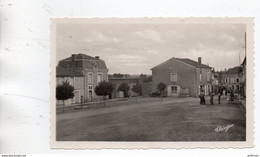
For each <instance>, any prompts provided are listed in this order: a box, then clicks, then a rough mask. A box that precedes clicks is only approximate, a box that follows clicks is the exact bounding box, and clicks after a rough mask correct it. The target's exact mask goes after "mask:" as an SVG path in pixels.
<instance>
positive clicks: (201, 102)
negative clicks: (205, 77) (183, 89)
mask: <svg viewBox="0 0 260 157" xmlns="http://www.w3.org/2000/svg"><path fill="white" fill-rule="evenodd" d="M214 95H215V93H214V92H211V93H210V95H209V96H210V104H211V105H213V104H214ZM221 95H222V92H218V104H220V100H221ZM223 96H227V95H226V93H225V91H223ZM199 98H200V104H201V105H205V104H206V100H205V93H204V91H203V90H202V91H201V92H200V95H199ZM234 100H235V95H234V93H233V91H231V93H230V96H228V97H227V101H228V103H231V104H233V103H234Z"/></svg>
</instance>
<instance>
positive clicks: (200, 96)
mask: <svg viewBox="0 0 260 157" xmlns="http://www.w3.org/2000/svg"><path fill="white" fill-rule="evenodd" d="M199 98H200V105H202V93H201V92H200V95H199Z"/></svg>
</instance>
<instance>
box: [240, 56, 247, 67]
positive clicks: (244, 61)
mask: <svg viewBox="0 0 260 157" xmlns="http://www.w3.org/2000/svg"><path fill="white" fill-rule="evenodd" d="M245 64H246V57H245V58H244V60H243V62H242V64H241V65H245Z"/></svg>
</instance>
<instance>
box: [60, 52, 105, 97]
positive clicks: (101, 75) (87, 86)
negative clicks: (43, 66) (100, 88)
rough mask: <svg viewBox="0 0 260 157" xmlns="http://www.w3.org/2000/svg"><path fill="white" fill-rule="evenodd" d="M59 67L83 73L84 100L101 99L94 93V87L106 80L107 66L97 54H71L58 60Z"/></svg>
mask: <svg viewBox="0 0 260 157" xmlns="http://www.w3.org/2000/svg"><path fill="white" fill-rule="evenodd" d="M58 66H59V67H62V68H65V69H68V70H73V71H76V72H78V73H80V74H82V75H83V78H84V81H83V86H82V87H83V92H82V93H80V94H81V95H82V96H83V99H84V101H95V100H99V99H102V98H101V97H99V96H97V95H96V94H95V91H94V89H95V87H96V86H97V85H98V83H99V82H101V81H108V68H107V66H106V64H105V62H104V61H103V60H101V59H100V58H99V57H98V56H96V57H91V56H88V55H85V54H81V53H79V54H72V55H71V57H68V58H66V59H63V60H61V61H59V64H58Z"/></svg>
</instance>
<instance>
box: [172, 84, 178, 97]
mask: <svg viewBox="0 0 260 157" xmlns="http://www.w3.org/2000/svg"><path fill="white" fill-rule="evenodd" d="M171 95H173V96H177V95H178V86H171Z"/></svg>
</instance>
